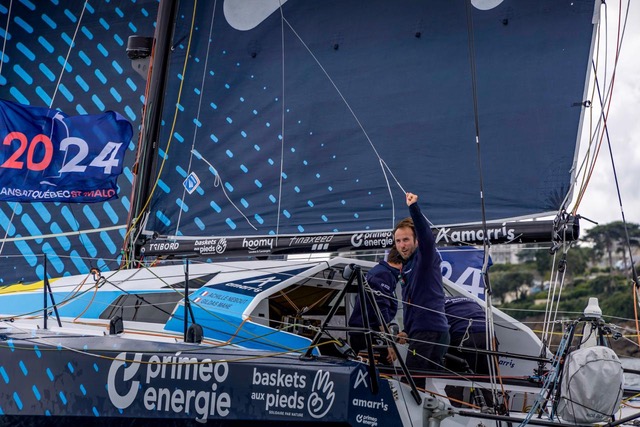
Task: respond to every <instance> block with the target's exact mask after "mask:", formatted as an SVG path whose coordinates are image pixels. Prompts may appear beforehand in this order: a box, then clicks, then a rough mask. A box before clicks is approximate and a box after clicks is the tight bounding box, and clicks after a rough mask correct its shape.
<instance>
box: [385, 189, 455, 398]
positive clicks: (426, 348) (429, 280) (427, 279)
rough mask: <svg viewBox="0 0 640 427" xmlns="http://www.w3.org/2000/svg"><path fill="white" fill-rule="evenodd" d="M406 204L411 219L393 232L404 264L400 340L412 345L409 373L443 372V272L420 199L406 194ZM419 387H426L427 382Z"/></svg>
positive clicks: (446, 333) (446, 341) (446, 342)
mask: <svg viewBox="0 0 640 427" xmlns="http://www.w3.org/2000/svg"><path fill="white" fill-rule="evenodd" d="M406 201H407V206H409V212H410V214H411V217H410V218H405V219H403V220H402V221H400V222H399V223H398V224H397V225H396V227H395V229H394V231H393V236H394V241H395V247H396V249H398V252H400V256H402V258H403V260H404V261H403V265H402V269H401V273H400V276H401V280H400V283H401V284H402V300H403V303H404V331H403V332H400V334H398V337H399V338H400V339H401V340H405V339H406V340H407V341H409V352H408V353H407V366H408V367H409V368H410V369H411V368H414V369H432V370H433V369H435V370H440V369H442V365H443V357H444V354H445V353H446V350H447V346H448V345H449V324H448V323H447V318H446V316H445V314H444V289H443V286H442V272H441V270H440V262H441V261H442V260H441V258H440V254H439V253H438V251H437V250H436V241H435V238H434V237H433V233H432V232H431V229H430V228H429V226H428V225H427V220H426V219H425V217H424V216H423V215H422V212H421V211H420V207H419V206H418V203H417V201H418V196H417V195H415V194H413V193H407V195H406ZM401 342H402V341H401ZM416 384H417V385H419V386H424V381H416Z"/></svg>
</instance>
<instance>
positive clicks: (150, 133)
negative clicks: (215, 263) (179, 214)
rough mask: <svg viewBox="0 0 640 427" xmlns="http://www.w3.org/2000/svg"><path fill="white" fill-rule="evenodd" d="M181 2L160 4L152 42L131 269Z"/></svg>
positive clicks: (129, 246)
mask: <svg viewBox="0 0 640 427" xmlns="http://www.w3.org/2000/svg"><path fill="white" fill-rule="evenodd" d="M177 5H178V0H161V1H160V5H159V7H158V18H157V20H156V32H155V37H154V40H153V48H152V54H151V55H152V59H151V73H150V76H149V80H150V81H149V84H148V87H149V90H148V95H147V96H148V98H147V99H146V105H145V108H144V113H143V117H142V130H141V132H143V133H142V135H141V138H140V142H139V144H140V145H139V147H138V158H137V161H136V165H135V166H134V171H133V172H134V176H135V177H134V183H133V195H132V201H131V208H130V211H129V220H128V223H127V235H126V237H125V242H124V247H123V255H124V257H123V259H124V260H126V261H125V262H124V263H123V264H125V266H128V264H129V263H130V262H131V260H133V259H136V258H137V257H138V256H139V254H140V248H141V246H142V242H141V241H140V240H139V237H138V236H139V234H140V231H141V229H142V227H143V225H144V218H145V211H146V210H147V201H148V199H149V197H150V196H151V193H152V185H153V175H154V173H155V169H156V163H157V153H158V139H159V135H160V127H161V123H162V111H163V102H164V97H165V88H166V85H167V72H168V68H169V52H170V48H171V39H172V36H173V31H172V28H173V22H174V21H175V14H176V11H177V9H178V6H177Z"/></svg>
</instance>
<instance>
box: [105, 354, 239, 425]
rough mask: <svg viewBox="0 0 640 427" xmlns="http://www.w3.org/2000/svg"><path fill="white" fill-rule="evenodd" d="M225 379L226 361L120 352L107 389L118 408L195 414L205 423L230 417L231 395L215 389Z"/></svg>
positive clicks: (112, 363)
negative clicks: (140, 406)
mask: <svg viewBox="0 0 640 427" xmlns="http://www.w3.org/2000/svg"><path fill="white" fill-rule="evenodd" d="M144 359H146V360H144ZM228 376H229V365H228V364H227V363H226V362H213V361H212V360H211V359H202V360H198V359H197V358H195V357H181V356H175V355H173V356H158V355H151V356H150V357H148V358H146V357H143V355H142V354H141V353H135V354H134V355H133V358H132V359H130V358H128V357H127V353H126V352H123V353H120V354H119V355H118V356H117V357H116V358H115V360H114V361H113V362H111V366H110V368H109V374H108V377H107V390H108V393H109V399H110V400H111V403H112V404H113V405H114V406H115V407H116V408H118V409H126V408H128V407H130V406H131V405H132V404H133V403H134V402H136V405H140V404H141V405H143V407H144V409H146V410H147V411H155V412H165V413H175V414H195V415H196V418H195V419H196V421H199V422H206V421H207V419H208V418H209V417H226V416H227V415H229V412H230V408H231V396H230V395H229V393H226V392H221V391H219V390H218V387H219V385H221V384H224V382H225V380H226V379H227V377H228ZM123 391H124V392H123ZM138 394H141V395H142V399H141V400H140V399H137V397H138Z"/></svg>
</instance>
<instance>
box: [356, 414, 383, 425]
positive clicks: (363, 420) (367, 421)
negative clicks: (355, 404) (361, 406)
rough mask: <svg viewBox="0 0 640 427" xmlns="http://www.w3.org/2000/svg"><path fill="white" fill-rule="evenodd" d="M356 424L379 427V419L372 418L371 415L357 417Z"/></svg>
mask: <svg viewBox="0 0 640 427" xmlns="http://www.w3.org/2000/svg"><path fill="white" fill-rule="evenodd" d="M356 422H358V423H360V424H363V425H365V426H371V427H377V425H378V419H377V418H376V417H372V416H371V415H362V414H358V415H356Z"/></svg>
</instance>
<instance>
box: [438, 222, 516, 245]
mask: <svg viewBox="0 0 640 427" xmlns="http://www.w3.org/2000/svg"><path fill="white" fill-rule="evenodd" d="M515 238H516V230H515V229H513V228H507V227H506V225H503V226H502V227H500V228H489V229H487V239H489V240H501V239H502V240H514V239H515ZM482 240H484V230H453V231H451V228H447V227H442V228H441V229H440V230H438V235H437V237H436V243H439V242H441V241H444V242H445V243H465V242H468V243H473V242H480V241H482Z"/></svg>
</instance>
